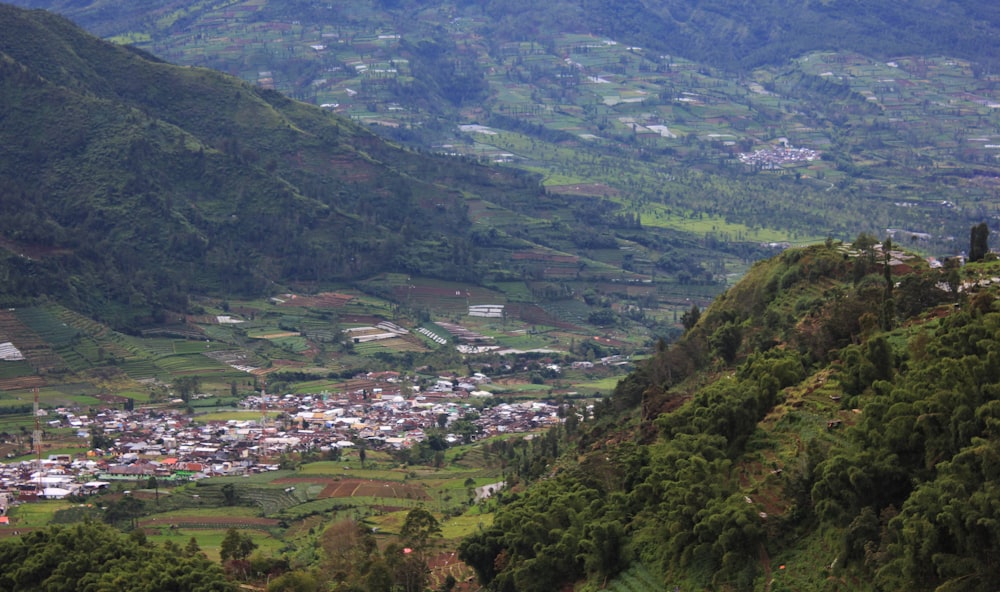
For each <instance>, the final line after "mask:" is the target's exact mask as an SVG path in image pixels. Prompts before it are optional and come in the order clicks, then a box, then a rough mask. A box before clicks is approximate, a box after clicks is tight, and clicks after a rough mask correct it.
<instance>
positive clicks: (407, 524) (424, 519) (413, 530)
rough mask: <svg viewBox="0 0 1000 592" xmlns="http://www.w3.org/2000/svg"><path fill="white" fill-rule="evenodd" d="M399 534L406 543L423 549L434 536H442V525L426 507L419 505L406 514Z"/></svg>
mask: <svg viewBox="0 0 1000 592" xmlns="http://www.w3.org/2000/svg"><path fill="white" fill-rule="evenodd" d="M399 536H400V537H401V538H402V539H403V541H404V542H405V543H406V544H408V545H410V546H411V547H413V548H414V549H417V550H420V551H422V550H423V549H424V548H426V547H427V545H428V543H429V542H430V539H431V538H432V537H439V536H441V525H440V524H439V523H438V521H437V518H435V517H434V515H433V514H431V513H430V512H429V511H428V510H427V509H426V508H424V507H423V506H418V507H416V508H413V509H412V510H410V511H409V513H408V514H407V515H406V519H405V520H404V521H403V526H402V528H400V529H399Z"/></svg>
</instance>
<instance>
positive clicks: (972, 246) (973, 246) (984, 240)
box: [969, 222, 990, 262]
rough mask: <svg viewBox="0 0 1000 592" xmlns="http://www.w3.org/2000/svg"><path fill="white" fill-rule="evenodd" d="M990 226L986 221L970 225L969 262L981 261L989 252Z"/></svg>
mask: <svg viewBox="0 0 1000 592" xmlns="http://www.w3.org/2000/svg"><path fill="white" fill-rule="evenodd" d="M989 237H990V227H989V226H987V224H986V222H980V223H979V224H976V225H975V226H973V227H972V232H971V237H970V239H969V262H976V261H982V260H983V258H984V257H986V253H989V252H990V245H989Z"/></svg>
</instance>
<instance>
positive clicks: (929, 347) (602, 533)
mask: <svg viewBox="0 0 1000 592" xmlns="http://www.w3.org/2000/svg"><path fill="white" fill-rule="evenodd" d="M880 253H881V251H879V250H878V248H877V246H873V245H872V243H870V242H867V241H865V240H862V239H859V241H858V242H857V243H856V245H855V248H854V249H848V248H847V247H846V246H842V245H837V244H833V245H831V246H817V247H812V248H809V249H803V250H792V251H788V252H786V253H785V254H783V255H782V256H781V257H778V258H775V259H773V260H771V261H768V262H762V263H759V264H758V265H756V266H754V268H753V269H752V270H751V272H750V273H749V274H748V276H747V277H746V278H745V279H744V280H743V281H742V282H740V283H739V284H737V285H736V286H734V288H733V289H731V290H730V291H729V292H727V293H726V294H725V295H724V296H723V297H721V298H720V299H719V300H718V301H717V302H716V303H714V304H713V305H712V306H711V307H709V308H708V309H707V310H706V311H705V312H704V313H703V314H702V315H701V316H700V318H699V320H698V322H697V323H695V324H693V325H692V326H691V328H690V329H689V330H688V332H687V333H686V334H685V336H684V337H683V338H682V339H681V340H680V342H679V343H678V344H676V345H675V346H673V347H671V348H669V349H664V350H663V351H661V352H660V353H659V354H658V355H656V356H654V357H652V358H650V360H649V361H648V362H647V363H645V364H644V365H643V366H642V367H641V368H640V369H639V370H638V371H637V372H636V373H634V374H633V375H631V376H630V377H629V378H628V379H627V380H625V381H623V382H622V383H620V384H619V386H618V388H617V389H616V390H615V393H614V395H613V397H611V398H610V399H609V400H607V401H606V402H605V403H603V404H601V405H599V406H598V407H596V408H595V409H594V418H593V419H592V420H591V421H589V422H587V424H584V425H586V426H587V427H586V428H585V429H584V430H583V431H581V432H580V433H579V435H578V436H577V437H576V438H575V440H576V443H575V446H574V448H575V452H574V454H573V455H572V458H571V457H570V456H566V457H563V458H562V459H561V460H560V461H559V462H558V468H557V469H556V470H554V471H553V472H552V473H553V476H551V477H550V478H549V479H546V480H544V481H542V482H539V483H537V484H534V485H532V486H531V487H529V488H527V489H526V490H525V491H524V493H523V495H514V496H505V497H504V500H505V503H503V504H502V505H501V507H500V509H499V511H498V513H497V515H496V517H495V519H494V522H493V526H491V527H489V528H485V529H484V530H483V531H482V532H480V533H476V534H474V535H472V536H470V537H468V538H467V539H466V540H465V541H464V542H463V544H462V547H461V556H462V558H463V559H464V560H465V561H466V562H468V563H469V564H470V566H472V567H473V568H474V569H475V570H476V572H477V574H478V576H479V578H480V581H481V582H482V583H483V584H485V585H487V587H488V588H489V589H492V590H519V591H521V590H547V589H553V588H558V587H559V586H561V585H563V583H565V582H567V581H582V580H587V581H590V582H593V583H600V582H604V581H607V580H609V579H610V580H614V584H613V585H614V586H615V587H619V586H621V587H625V588H627V587H628V586H630V585H631V584H630V583H629V582H634V581H635V580H636V575H635V573H636V572H635V570H641V571H646V572H648V573H650V574H656V575H653V576H650V578H651V579H652V581H653V582H658V584H657V585H658V586H659V588H658V589H662V588H663V587H666V588H667V589H670V588H671V587H673V586H675V585H678V586H681V587H682V588H686V587H697V588H704V587H711V588H717V589H739V590H749V589H759V590H764V589H774V588H773V587H772V586H775V585H781V586H784V587H785V588H782V589H827V588H824V585H833V586H835V589H839V588H838V587H841V586H847V587H850V588H852V589H871V590H876V589H902V588H909V589H914V590H934V589H941V588H939V587H940V586H944V587H948V586H959V587H961V588H963V589H986V588H988V587H989V585H990V584H989V583H988V582H990V581H991V579H992V568H991V567H990V563H989V559H988V558H987V557H988V555H989V553H991V552H992V551H990V550H991V549H993V548H994V546H995V544H996V543H995V542H994V541H993V540H992V539H991V538H990V535H987V534H986V531H985V530H978V528H979V527H977V526H975V525H982V524H987V523H990V522H991V521H992V520H995V519H997V517H996V515H995V512H992V511H991V510H988V509H987V506H986V504H989V503H992V502H988V501H987V500H992V499H995V495H994V494H991V493H990V491H991V487H992V480H991V479H992V477H990V476H989V475H988V474H987V473H986V472H983V470H982V469H981V467H983V466H985V465H984V464H983V463H984V462H987V461H984V460H983V459H984V458H989V455H990V454H992V452H991V450H992V447H995V440H996V434H994V433H993V431H992V430H991V428H990V423H989V421H990V420H989V417H988V416H989V413H990V412H989V409H991V408H992V406H993V405H994V404H995V401H994V400H993V398H992V395H990V394H989V393H992V390H991V389H992V388H993V387H992V386H991V385H994V384H995V383H997V381H998V380H1000V378H998V376H996V372H994V371H993V370H995V368H996V366H995V364H994V360H993V359H992V358H993V357H994V355H995V353H996V352H995V350H996V348H997V347H998V344H997V343H996V331H995V328H996V326H1000V325H998V323H1000V313H998V312H996V310H995V307H994V302H995V301H996V293H995V291H996V288H995V287H994V286H992V284H991V280H986V281H985V282H984V281H983V280H985V279H986V278H990V277H992V275H993V274H995V273H996V272H997V267H996V263H995V262H988V263H984V264H977V265H970V266H968V267H967V268H965V269H964V270H963V271H962V274H961V281H962V283H963V284H964V285H965V286H967V288H966V291H965V292H963V293H961V294H959V295H957V300H958V306H957V307H955V306H954V303H955V302H956V295H955V294H949V293H948V292H947V291H945V290H943V289H942V288H940V287H939V286H940V285H943V284H944V283H945V282H944V278H946V277H947V276H948V275H949V274H950V273H952V271H949V270H947V269H938V270H933V269H928V268H926V267H925V266H923V265H921V264H920V262H919V261H916V260H912V259H911V260H910V261H909V262H908V263H901V262H898V261H897V262H896V263H894V264H892V265H890V264H889V263H883V262H882V258H881V255H880ZM900 255H901V254H900V253H895V254H894V257H899V256H900ZM904 260H905V258H904ZM885 261H888V258H886V259H885ZM896 274H901V275H896ZM914 278H934V279H935V284H933V285H931V286H927V285H926V284H922V285H920V287H918V285H917V284H916V283H915V282H914V281H913V280H914ZM887 282H889V285H890V286H892V287H894V288H895V284H896V283H897V282H898V283H899V286H900V287H899V288H898V289H892V290H887V289H886V286H887ZM977 285H978V286H979V287H978V288H974V287H973V286H977ZM904 286H905V287H904ZM904 299H907V300H908V299H922V300H923V301H924V302H925V303H926V305H925V307H923V308H920V309H919V310H909V311H908V312H906V313H900V312H899V308H897V307H894V306H892V303H893V302H895V301H897V300H904ZM887 310H889V311H893V310H894V311H896V312H890V313H886V312H885V311H887ZM886 315H888V316H886ZM946 385H947V386H946ZM934 418H951V419H950V420H948V421H945V422H942V421H939V419H934ZM626 419H627V420H628V423H627V424H623V420H626ZM626 434H631V435H632V437H625V435H626ZM635 436H638V438H639V439H638V441H636V439H635ZM595 450H596V451H595ZM590 451H595V452H590ZM576 455H580V456H579V457H577V456H576ZM976 467H980V468H976ZM960 475H961V476H960ZM948 500H955V501H954V503H952V502H949V501H948ZM958 500H961V501H958ZM970 500H971V501H970ZM543 508H545V509H543ZM984 537H985V538H984ZM973 541H975V542H973ZM806 549H809V551H806ZM816 554H818V557H816ZM779 564H781V571H780V573H779V570H778V565H779ZM786 565H787V567H788V568H789V569H788V570H785V567H786ZM629 566H632V567H631V569H629V570H628V571H626V570H627V569H628V568H629ZM639 566H641V567H639ZM555 574H560V575H555ZM616 577H617V579H615V578H616ZM822 582H827V584H823V583H822ZM636 585H639V584H636ZM657 585H654V586H653V588H656V586H657ZM639 589H643V588H641V587H640V588H639Z"/></svg>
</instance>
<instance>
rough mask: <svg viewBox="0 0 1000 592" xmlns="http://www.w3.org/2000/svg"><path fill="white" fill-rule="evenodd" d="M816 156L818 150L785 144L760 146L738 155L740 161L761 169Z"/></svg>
mask: <svg viewBox="0 0 1000 592" xmlns="http://www.w3.org/2000/svg"><path fill="white" fill-rule="evenodd" d="M817 158H819V152H817V151H815V150H810V149H809V148H792V147H791V146H788V145H786V144H783V145H781V146H771V147H768V148H762V149H760V150H754V151H753V152H741V153H740V155H739V159H740V162H742V163H743V164H745V165H747V166H750V167H754V168H758V169H763V170H774V169H778V168H781V167H782V165H786V164H790V163H805V162H812V161H814V160H816V159H817Z"/></svg>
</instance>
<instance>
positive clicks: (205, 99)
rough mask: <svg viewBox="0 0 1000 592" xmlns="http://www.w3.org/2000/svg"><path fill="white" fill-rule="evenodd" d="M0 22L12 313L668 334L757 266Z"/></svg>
mask: <svg viewBox="0 0 1000 592" xmlns="http://www.w3.org/2000/svg"><path fill="white" fill-rule="evenodd" d="M0 19H2V24H3V26H4V30H5V32H6V34H5V35H4V37H3V39H2V40H0V52H2V55H3V61H2V62H0V68H3V73H4V75H3V77H2V79H0V85H2V92H3V98H4V100H3V102H2V104H0V109H2V110H3V111H2V116H3V118H4V126H3V128H2V129H0V141H3V142H4V145H5V146H7V147H8V148H7V149H6V150H5V154H4V157H3V159H0V179H3V189H2V191H3V199H2V200H0V208H2V209H3V210H2V211H3V216H2V221H0V237H2V238H0V247H3V251H2V253H3V257H2V261H0V267H2V269H3V273H4V276H5V277H6V278H8V280H9V281H8V282H7V283H6V284H5V285H4V288H3V290H2V291H0V296H2V300H3V303H4V305H6V306H12V305H23V304H26V303H31V302H33V301H34V300H35V299H37V298H39V297H41V296H43V295H48V296H51V297H53V298H55V299H57V300H58V301H60V302H61V303H63V304H65V305H67V306H69V307H70V308H74V309H76V310H78V311H80V312H83V313H85V314H88V315H91V316H93V317H96V318H98V319H100V320H101V321H104V322H106V323H109V324H111V325H112V326H113V327H115V328H118V329H127V330H129V331H135V330H137V329H138V328H144V327H148V326H150V325H156V324H162V323H164V322H166V321H168V320H169V318H170V314H168V313H170V312H185V311H189V297H190V296H191V295H194V294H201V295H211V296H214V297H218V298H247V297H251V298H252V297H258V296H264V295H272V294H274V293H275V292H277V291H280V290H282V289H285V288H286V287H287V286H289V285H295V286H296V287H297V288H296V289H297V290H299V289H304V290H315V289H319V288H323V287H327V286H330V285H331V284H332V283H335V282H347V283H353V282H362V283H361V284H359V285H360V286H361V287H362V288H363V289H365V290H366V291H370V292H372V293H374V294H376V295H378V296H380V297H384V298H387V299H389V300H393V301H396V302H399V301H400V300H404V299H405V300H407V301H408V302H409V301H410V300H411V298H410V297H411V296H412V295H413V294H412V293H411V292H412V291H406V292H405V297H404V293H403V292H400V291H399V288H400V285H401V284H402V283H404V282H405V281H407V280H406V279H405V278H407V277H410V278H415V277H418V276H419V277H423V278H433V279H437V280H446V281H453V282H455V281H457V282H465V283H467V284H468V283H471V284H473V285H484V284H486V285H488V286H498V287H499V286H507V287H509V288H510V289H511V290H513V291H512V292H511V293H510V294H509V295H507V294H504V293H500V294H497V296H496V297H497V298H500V299H501V300H500V303H503V301H504V300H517V301H519V302H523V301H524V300H526V299H527V300H530V301H531V302H534V303H542V304H546V305H550V306H549V309H550V311H549V312H548V313H547V314H548V315H549V316H548V317H547V318H546V319H539V317H538V315H535V316H534V317H530V318H529V317H528V316H525V318H523V319H522V320H525V321H526V322H530V323H539V321H544V323H541V324H546V325H549V326H561V327H567V328H576V330H582V331H583V332H585V333H591V332H593V331H595V330H596V329H595V328H593V327H605V328H607V327H611V326H615V325H617V326H619V327H620V328H621V329H622V330H624V329H626V328H627V327H635V328H636V330H638V331H639V334H640V335H648V332H650V331H654V332H656V333H658V334H660V335H663V334H668V333H669V332H670V331H671V329H670V326H671V325H672V324H673V320H674V318H673V317H675V316H676V314H677V310H678V307H679V306H681V305H682V304H683V303H686V302H689V301H690V300H691V299H695V300H696V301H698V302H705V301H707V300H708V299H709V298H711V297H712V296H713V295H714V294H715V293H717V292H718V290H719V289H720V288H721V286H722V285H723V284H724V283H725V281H726V280H725V276H726V273H727V272H736V273H738V272H739V271H740V270H741V269H742V268H743V266H744V265H745V264H746V261H747V258H748V257H751V258H752V257H756V256H759V255H760V254H761V253H764V252H766V251H767V249H766V248H761V247H759V246H757V245H755V244H750V243H745V242H744V243H739V244H735V245H727V246H725V252H720V251H719V250H718V248H717V246H714V244H713V243H707V242H703V241H701V240H699V239H697V238H695V237H693V236H691V235H690V234H687V233H685V232H679V231H678V230H677V229H675V228H670V227H657V226H653V227H650V228H648V229H646V230H642V228H641V226H642V222H641V220H640V219H639V218H638V217H637V215H636V214H635V213H631V212H628V211H627V210H626V209H625V208H624V207H623V204H621V203H615V202H612V201H607V200H605V201H604V202H602V203H600V204H598V205H594V204H593V199H592V197H591V196H589V195H578V194H565V193H562V192H555V193H554V192H548V191H545V190H543V189H542V188H541V187H540V184H539V177H537V176H536V175H534V174H529V173H525V172H519V171H516V170H513V169H503V168H498V167H495V166H487V165H484V164H481V163H479V162H477V161H475V160H473V159H467V158H462V157H459V158H455V157H453V156H452V157H446V156H440V155H430V154H426V153H422V152H418V151H413V150H407V149H403V148H401V147H399V146H398V145H394V144H391V143H387V142H386V141H384V140H381V139H379V138H378V137H376V136H375V135H373V134H371V133H370V132H369V131H367V130H366V129H365V128H363V127H361V126H359V125H356V124H354V123H351V122H350V121H348V120H347V119H345V118H342V117H339V116H336V115H332V114H330V113H328V112H325V111H323V110H320V109H317V108H315V107H311V106H309V105H306V104H304V103H300V102H296V101H293V100H290V99H288V98H286V97H284V96H283V95H281V94H279V93H277V92H275V91H272V90H266V89H262V88H260V87H258V86H252V85H250V84H247V83H245V82H241V81H239V80H237V79H234V78H231V77H228V76H225V75H223V74H220V73H217V72H214V71H211V70H207V69H203V68H192V67H178V66H172V65H169V64H166V63H164V62H162V61H160V60H159V59H156V58H154V57H152V56H150V55H148V54H145V53H143V52H142V51H139V50H135V49H131V48H126V47H120V46H115V45H111V44H108V43H105V42H102V41H99V40H97V39H95V38H93V37H91V36H89V35H87V34H85V33H84V32H83V31H82V30H80V29H78V28H76V27H75V26H73V25H72V24H70V23H69V22H68V21H66V20H65V19H63V18H61V17H58V16H55V15H53V14H50V13H46V12H42V11H24V10H20V9H16V8H13V7H9V6H4V7H2V8H0ZM706 261H712V265H711V268H710V267H709V266H708V265H707V264H705V263H702V262H706ZM386 272H392V273H395V274H398V275H397V276H395V277H396V278H397V279H391V280H388V281H386V277H385V276H382V275H381V274H383V273H386ZM397 280H398V281H397ZM409 285H416V284H414V283H413V282H410V284H409ZM526 291H527V294H528V296H527V298H525V296H524V294H525V292H526ZM439 300H440V299H436V300H434V301H433V302H434V303H437V302H438V301H439ZM466 300H468V299H466ZM486 302H489V301H486ZM458 304H460V305H461V309H462V310H464V309H465V308H466V307H467V305H469V304H470V302H468V301H464V302H461V303H458ZM595 313H597V314H596V316H593V318H591V317H592V315H594V314H595ZM525 315H527V313H525ZM588 325H589V326H588ZM581 326H583V328H582V329H580V327H581Z"/></svg>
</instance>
